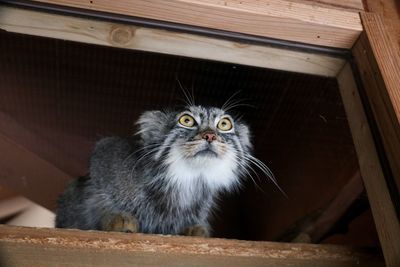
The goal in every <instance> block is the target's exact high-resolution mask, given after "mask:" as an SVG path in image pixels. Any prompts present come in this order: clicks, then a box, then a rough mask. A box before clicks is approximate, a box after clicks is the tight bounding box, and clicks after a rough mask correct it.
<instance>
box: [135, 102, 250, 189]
mask: <svg viewBox="0 0 400 267" xmlns="http://www.w3.org/2000/svg"><path fill="white" fill-rule="evenodd" d="M138 124H139V125H140V131H139V133H140V134H141V137H142V139H143V141H144V144H145V145H148V146H149V147H150V148H149V150H150V149H152V150H153V152H152V153H153V157H154V160H158V161H160V163H162V164H164V165H165V166H166V167H167V171H168V172H169V176H170V179H171V180H172V181H174V182H176V183H179V184H186V183H193V182H194V181H196V179H203V180H204V181H206V182H207V184H208V185H209V186H211V187H213V188H216V189H220V188H225V189H228V188H229V187H230V186H232V185H234V184H235V183H237V182H238V176H239V175H240V174H241V172H243V171H244V169H245V168H246V164H245V163H246V162H247V160H246V158H247V157H246V155H247V154H248V153H249V150H250V148H251V144H250V141H249V130H248V127H247V126H246V125H245V124H243V123H242V122H240V121H235V120H234V119H233V118H232V117H231V116H230V115H229V114H227V113H225V112H224V111H223V110H221V109H219V108H205V107H202V106H190V107H187V109H185V110H182V111H181V112H161V111H150V112H146V113H144V114H143V115H142V116H141V117H140V119H139V121H138Z"/></svg>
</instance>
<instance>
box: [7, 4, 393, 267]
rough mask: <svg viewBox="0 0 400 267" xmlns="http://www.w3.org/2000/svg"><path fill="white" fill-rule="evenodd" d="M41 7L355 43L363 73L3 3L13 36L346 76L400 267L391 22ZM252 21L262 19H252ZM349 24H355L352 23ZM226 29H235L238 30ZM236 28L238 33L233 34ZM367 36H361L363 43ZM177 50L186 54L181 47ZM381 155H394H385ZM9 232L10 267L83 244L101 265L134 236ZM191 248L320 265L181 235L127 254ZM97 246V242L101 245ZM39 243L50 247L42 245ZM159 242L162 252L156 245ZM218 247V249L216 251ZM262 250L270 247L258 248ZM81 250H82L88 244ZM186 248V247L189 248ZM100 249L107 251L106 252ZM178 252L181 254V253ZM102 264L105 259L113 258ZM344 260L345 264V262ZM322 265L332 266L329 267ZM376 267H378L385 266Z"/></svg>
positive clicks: (375, 204) (358, 134)
mask: <svg viewBox="0 0 400 267" xmlns="http://www.w3.org/2000/svg"><path fill="white" fill-rule="evenodd" d="M40 2H47V3H50V2H51V3H55V4H64V5H67V6H74V7H84V8H90V9H94V10H98V11H107V12H115V13H124V14H125V15H133V16H141V17H147V18H151V19H157V20H167V21H170V22H174V23H189V24H190V22H193V21H195V23H193V24H192V25H194V26H201V27H212V28H216V29H221V30H228V31H230V30H237V31H239V32H241V33H246V34H254V35H259V36H264V37H273V38H280V39H284V40H289V41H296V42H305V43H309V44H318V45H326V46H330V47H336V48H348V49H349V48H351V47H352V46H353V44H355V45H354V47H353V49H352V50H351V52H352V54H353V56H354V58H355V64H356V66H357V67H358V70H352V69H351V66H350V64H348V63H347V64H346V63H345V60H344V59H342V58H337V57H332V56H329V55H324V54H315V53H314V54H313V53H310V52H304V51H290V52H288V50H286V49H282V48H275V47H266V46H263V45H249V44H246V43H238V42H234V41H230V40H220V39H217V38H211V37H204V36H198V35H193V34H188V33H174V32H167V31H164V30H154V29H146V28H143V27H136V26H130V25H125V24H118V23H111V22H106V21H92V20H88V19H82V18H75V17H68V16H63V15H56V14H44V13H41V12H39V11H27V10H22V9H15V8H11V7H5V6H0V14H1V16H0V27H1V28H2V29H5V30H9V31H14V32H20V33H26V34H35V35H40V36H47V37H55V38H66V39H68V40H74V41H81V42H87V43H94V44H101V45H109V46H116V47H124V48H129V49H139V50H146V51H154V52H162V53H169V54H175V55H184V56H193V54H195V55H196V56H197V57H199V58H206V59H212V60H220V61H227V62H232V63H241V64H248V65H254V66H259V67H266V68H273V69H280V70H282V69H284V70H289V71H296V72H303V73H307V74H316V75H323V76H330V77H337V80H338V83H339V87H340V92H341V95H342V98H343V103H344V105H345V109H346V113H347V115H348V120H349V124H350V128H351V131H352V134H353V139H354V144H355V147H356V150H357V154H358V157H359V165H360V171H361V175H362V178H363V181H364V185H365V188H366V190H367V193H368V197H369V199H370V203H371V208H372V211H373V215H374V220H375V223H376V226H377V231H378V234H379V237H380V241H381V244H382V248H383V253H384V257H385V261H386V264H387V266H393V267H394V266H400V242H399V241H400V224H399V218H398V210H396V208H397V209H398V207H396V200H398V194H399V185H400V182H399V181H400V178H399V177H400V171H399V170H400V159H399V156H398V153H396V152H398V151H399V148H400V126H399V118H400V109H399V107H400V104H399V103H400V95H399V94H398V92H399V83H398V81H399V80H400V77H399V76H400V67H399V62H400V60H399V56H398V54H397V53H391V51H393V49H395V48H394V47H393V46H392V45H393V42H391V41H390V40H389V37H388V36H387V34H386V33H385V30H384V25H383V23H382V21H381V18H380V17H379V16H378V15H374V14H368V13H362V14H361V22H362V23H363V27H364V31H363V32H361V31H362V29H361V26H360V24H359V22H360V20H358V19H355V18H354V17H353V15H354V14H356V13H354V12H349V11H346V12H338V13H336V12H337V10H336V11H332V10H334V9H329V10H331V11H330V12H327V13H324V12H325V9H326V7H318V8H317V10H316V11H315V14H319V15H318V16H317V17H315V18H314V19H312V20H310V19H306V18H304V17H302V15H301V14H296V15H294V17H290V15H291V14H292V13H291V11H290V9H289V6H290V4H291V3H292V1H274V2H275V3H274V4H273V5H272V1H265V3H268V4H271V5H272V7H273V8H272V9H271V11H270V12H269V13H268V12H267V13H265V14H264V12H262V11H263V10H264V11H265V9H263V8H262V7H255V6H253V5H252V4H249V5H248V6H246V8H244V9H240V10H238V8H237V7H234V6H232V5H234V4H235V2H234V1H226V2H227V3H228V5H227V7H224V6H221V5H220V4H219V3H217V1H211V0H210V1H208V2H205V1H202V2H203V3H200V1H178V0H177V1H171V2H170V3H169V4H168V5H167V6H166V7H167V8H169V9H170V10H171V11H173V12H170V13H168V12H154V10H155V7H157V5H159V4H160V3H159V2H158V1H153V2H151V3H150V4H147V5H146V4H145V3H144V1H130V2H131V3H133V5H135V8H134V9H131V10H133V11H130V12H126V7H127V6H129V4H128V1H120V2H119V5H114V6H111V7H110V6H109V5H108V4H107V2H106V1H90V2H87V3H86V2H85V3H83V2H81V1H73V0H69V1H66V0H65V1H61V0H59V1H50V0H49V1H46V0H43V1H40ZM92 2H95V3H92ZM292 5H294V7H293V6H292V8H294V9H293V10H295V11H296V12H295V13H298V12H299V11H304V10H308V9H307V5H306V4H304V3H297V4H293V3H292ZM177 11H180V12H183V14H184V15H183V16H182V17H181V18H177V17H176V16H174V14H175V13H174V12H177ZM205 11H210V13H209V16H207V20H202V19H199V20H193V16H195V15H196V14H199V13H202V12H205ZM211 11H213V12H211ZM214 11H215V12H214ZM217 11H218V12H217ZM289 11H290V12H289ZM318 11H321V12H318ZM322 11H324V12H322ZM193 12H195V13H193ZM196 12H197V13H196ZM216 12H217V13H216ZM299 13H302V12H299ZM221 14H222V18H229V16H232V14H235V17H238V18H241V19H246V18H249V16H250V17H251V16H255V17H256V18H258V19H259V20H258V21H257V22H258V23H261V24H260V25H263V27H258V26H257V27H254V25H250V24H248V25H243V27H238V21H235V19H232V20H228V21H229V22H232V23H219V22H220V21H218V18H217V17H218V16H219V15H221ZM332 14H337V15H338V16H339V17H335V18H333V17H331V15H332ZM236 15H237V16H236ZM328 15H329V16H328ZM324 16H328V17H324ZM251 18H252V19H253V17H251ZM344 18H350V21H351V22H350V24H351V25H346V24H341V23H339V20H343V19H344ZM357 18H358V15H357ZM55 19H57V20H58V21H61V23H59V24H53V25H50V24H49V21H54V20H55ZM293 20H296V23H297V24H296V25H297V26H295V27H288V29H287V31H284V33H282V34H281V33H276V32H275V31H273V30H272V31H270V30H271V27H272V25H276V24H275V23H277V22H279V23H287V25H292V24H291V23H292V22H294V21H293ZM248 21H251V19H248ZM347 22H349V21H348V20H347ZM207 23H210V24H207ZM324 23H326V24H324ZM226 25H229V27H228V26H226ZM233 26H234V27H236V28H234V29H233V28H232V27H233ZM239 26H242V25H239ZM264 26H265V27H264ZM260 28H263V29H265V32H263V31H260ZM304 29H308V30H307V32H306V34H304V36H303V37H304V38H303V37H302V38H301V39H299V38H298V35H296V32H299V31H301V30H304ZM322 31H324V32H325V33H329V34H328V35H331V36H332V38H329V37H328V36H326V37H325V36H324V37H323V38H315V33H317V32H322ZM332 31H333V32H332ZM360 33H361V35H360ZM291 36H292V37H291ZM296 36H297V37H296ZM160 37H163V39H164V41H163V42H164V43H162V44H163V45H159V44H157V42H155V40H157V39H158V38H160ZM358 37H359V39H358V41H356V40H357V38H358ZM333 40H338V42H334V41H333ZM176 47H179V48H178V49H176ZM182 47H190V49H188V50H182V49H181V48H182ZM203 49H204V50H207V51H209V50H214V49H218V51H219V53H216V54H218V55H215V54H213V55H212V54H210V53H203V54H201V53H197V52H199V51H201V50H203ZM243 55H245V56H243ZM293 65H295V66H293ZM316 66H317V67H316ZM357 72H360V78H361V82H362V84H363V86H364V89H365V91H364V90H359V88H358V86H357V83H356V80H355V79H354V76H357V75H358V73H357ZM358 85H360V84H358ZM369 109H371V111H372V112H371V114H370V113H369V112H368V111H369ZM366 111H367V112H366ZM371 122H372V124H371ZM374 122H375V123H376V125H377V126H378V128H377V129H378V131H377V132H374ZM371 125H372V126H371ZM4 140H6V139H4ZM0 141H1V140H0ZM380 143H382V144H383V148H382V147H381V146H380ZM380 151H383V152H385V153H384V154H383V155H382V153H380ZM25 155H27V154H25ZM378 155H379V156H378ZM386 160H387V161H388V164H387V165H385V162H386ZM382 166H383V167H382ZM43 168H45V169H46V168H47V167H46V166H44V165H43ZM1 231H2V232H4V233H5V234H2V235H1V236H0V248H2V249H3V251H6V252H7V253H8V254H7V255H9V256H10V260H9V262H7V263H9V264H11V265H12V264H17V263H18V264H17V265H18V266H24V265H23V264H28V263H27V262H25V263H24V259H23V258H20V259H19V260H18V259H17V257H16V255H18V253H19V251H21V252H20V253H21V255H24V256H26V255H30V256H31V258H30V259H36V260H39V259H38V258H37V257H34V255H33V253H34V251H36V250H40V251H41V253H44V252H43V251H45V254H43V255H46V257H49V258H51V257H53V259H54V260H56V257H57V255H60V253H67V254H68V253H69V255H71V253H75V252H76V251H77V250H76V249H75V248H74V246H78V247H79V246H81V245H82V242H83V244H84V245H83V246H86V247H85V252H84V253H87V254H86V255H89V254H92V253H93V254H92V255H96V256H95V257H93V258H91V260H94V261H95V262H100V260H99V259H100V258H99V259H96V258H97V256H99V255H101V253H104V250H103V249H102V248H104V247H110V246H111V247H113V248H114V249H115V244H119V243H118V242H122V243H123V244H125V243H126V242H127V241H126V240H127V237H126V236H124V235H119V234H104V233H103V234H101V233H82V232H79V231H61V230H54V231H51V230H29V229H16V228H7V227H2V229H1ZM19 231H20V232H21V233H23V234H24V235H27V236H28V237H29V238H27V239H23V238H22V235H19V234H18V232H19ZM36 233H37V234H36ZM104 238H111V239H108V240H114V241H112V242H116V243H112V244H111V243H107V242H106V243H102V242H103V240H104ZM32 240H34V241H32ZM123 240H124V241H123ZM64 241H66V243H63V242H64ZM85 242H86V243H85ZM96 242H97V243H96ZM124 242H125V243H124ZM146 242H150V247H146V246H144V245H143V244H144V243H146ZM152 242H155V243H152ZM157 242H160V243H157ZM191 242H194V243H195V244H197V245H198V246H199V247H196V248H195V249H196V250H197V249H199V248H201V247H202V246H203V247H204V246H205V247H206V248H205V250H203V252H202V253H197V254H196V253H192V252H190V251H186V252H188V254H187V255H186V254H185V253H186V252H185V253H184V254H185V256H183V258H185V259H187V261H186V263H187V264H188V263H189V262H191V261H192V260H193V259H194V258H197V259H200V261H201V260H204V261H203V263H204V264H206V263H210V262H211V260H214V259H216V258H215V257H214V256H215V255H214V254H213V253H215V251H214V252H213V250H217V251H223V252H222V254H223V255H222V258H220V259H219V260H221V261H220V262H219V261H218V262H219V264H222V263H226V265H232V264H234V265H237V264H242V265H243V266H246V265H250V264H260V265H261V264H263V266H269V265H270V266H272V265H274V264H278V263H279V264H280V266H285V265H284V264H285V262H288V263H289V262H291V261H290V259H294V260H293V261H292V262H291V263H290V264H292V263H293V264H294V265H293V266H301V264H305V262H307V264H309V263H312V262H313V261H312V259H311V258H307V257H306V259H304V258H301V259H300V258H297V257H294V258H291V257H292V256H293V254H290V253H288V252H285V251H287V250H286V249H287V247H285V246H286V245H282V244H274V245H272V244H271V243H268V242H243V243H241V242H239V241H220V240H214V239H208V240H207V241H205V240H203V239H190V238H187V239H185V238H179V237H174V238H170V239H169V238H166V237H153V236H148V237H145V236H143V235H135V236H134V237H133V240H132V244H131V245H129V246H133V247H134V249H133V250H132V249H131V250H129V249H128V251H130V252H132V253H133V254H132V255H131V256H129V255H128V254H127V257H128V258H129V257H131V258H135V257H137V255H141V256H143V257H142V258H141V259H143V260H144V261H143V263H146V264H150V266H151V264H153V265H156V264H157V263H160V262H161V258H162V260H168V259H169V260H170V257H169V256H166V255H164V256H165V257H164V258H163V257H161V256H160V258H159V259H160V261H157V260H156V259H154V261H152V260H153V257H154V256H155V255H156V254H157V253H153V252H160V250H157V248H158V249H159V248H160V246H161V247H162V246H164V248H166V250H165V251H169V252H171V253H172V254H174V253H175V252H176V250H168V248H173V247H174V246H176V245H177V244H181V243H182V244H189V243H191ZM94 243H96V244H97V245H93V244H94ZM40 244H41V245H43V246H44V247H43V248H42V246H41V245H40ZM141 244H142V245H141ZM160 244H163V245H160ZM153 245H154V246H155V247H152V246H153ZM197 245H196V246H197ZM157 246H158V247H157ZM182 246H184V245H182ZM229 246H231V248H232V250H229V249H228V250H227V249H226V248H227V247H229ZM271 246H272V247H271ZM287 246H292V247H290V249H289V251H293V250H294V251H307V253H311V252H310V250H308V249H310V248H312V247H307V246H306V247H304V245H287ZM117 247H118V246H117ZM210 247H211V248H212V250H210ZM237 247H240V250H236V249H235V248H237ZM260 247H261V248H262V249H261V250H257V249H259V248H260ZM80 248H82V246H81V247H80ZM180 248H181V249H183V248H182V247H180ZM318 248H319V249H322V250H323V251H327V253H328V254H329V253H331V252H332V253H335V252H334V250H331V249H330V247H329V246H327V247H325V246H318ZM86 249H87V250H86ZM92 249H93V250H92ZM152 249H154V250H152ZM254 249H255V250H254ZM274 249H275V250H274ZM304 249H305V250H304ZM342 249H344V248H342ZM347 249H348V248H347ZM242 250H245V251H248V252H249V251H251V252H249V254H248V256H249V257H250V258H251V259H253V260H254V261H247V260H248V259H246V260H244V261H241V260H243V259H242V258H240V257H241V256H237V257H236V256H233V254H235V253H239V255H240V251H242ZM270 250H272V251H278V252H277V254H275V256H273V257H272V256H271V255H272V254H269V252H268V251H270ZM52 251H53V252H52ZM74 251H75V252H74ZM100 251H101V253H98V252H100ZM228 251H229V253H228ZM343 251H346V252H344V253H342V254H337V256H338V257H339V258H342V257H345V255H346V254H347V253H351V252H350V251H351V250H346V249H344V250H342V252H343ZM114 252H115V253H116V255H117V254H118V255H119V253H122V254H124V253H123V252H121V250H118V249H117V250H115V251H114ZM114 252H113V253H114ZM82 253H83V252H82ZM135 253H136V254H135ZM137 253H139V254H137ZM148 253H150V254H148ZM152 253H153V254H152ZM224 253H228V254H224ZM232 253H233V254H232ZM252 253H253V254H252ZM307 253H306V254H307ZM178 254H179V253H178ZM107 255H111V254H107ZM124 255H125V254H124ZM174 255H176V254H174ZM179 255H181V256H182V254H179ZM188 255H189V256H188ZM265 255H267V256H265ZM283 255H286V256H287V255H289V256H287V258H286V259H285V260H278V261H276V259H282V257H286V256H283ZM290 255H292V256H290ZM307 255H309V254H307ZM219 256H221V255H219ZM186 257H187V258H186ZM224 257H226V258H224ZM117 258H118V257H117V256H116V257H115V258H114V260H117ZM334 258H335V257H332V258H330V256H329V257H328V258H324V259H322V258H318V257H317V259H316V261H314V263H317V262H318V264H319V265H321V266H352V265H355V263H354V262H353V261H351V262H344V261H341V263H342V265H335V264H337V263H338V262H339V261H338V262H335V261H333V259H334ZM101 259H104V260H105V258H104V257H103V258H101ZM145 259H147V260H145ZM314 259H315V258H314ZM336 259H338V258H337V257H336ZM360 259H361V262H363V263H362V264H363V266H367V264H368V263H370V264H372V265H371V266H375V265H373V264H375V262H374V261H368V260H366V261H364V258H363V256H362V257H361V258H357V260H360ZM148 260H149V261H148ZM304 260H305V261H304ZM308 260H311V261H308ZM331 260H332V261H331ZM322 263H323V264H325V265H322ZM19 264H21V265H19ZM121 264H122V262H121ZM268 264H269V265H268ZM296 264H298V265H296ZM376 264H378V265H379V263H376ZM217 265H218V264H217ZM217 265H216V266H217ZM218 266H221V265H218ZM291 266H292V265H291Z"/></svg>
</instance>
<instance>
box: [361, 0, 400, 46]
mask: <svg viewBox="0 0 400 267" xmlns="http://www.w3.org/2000/svg"><path fill="white" fill-rule="evenodd" d="M364 4H365V11H368V12H372V13H375V14H379V15H381V16H382V17H383V21H384V23H385V26H387V28H388V31H389V34H390V35H392V37H393V41H395V42H396V45H397V46H400V2H399V1H398V0H364ZM397 52H398V53H400V51H399V50H398V51H397Z"/></svg>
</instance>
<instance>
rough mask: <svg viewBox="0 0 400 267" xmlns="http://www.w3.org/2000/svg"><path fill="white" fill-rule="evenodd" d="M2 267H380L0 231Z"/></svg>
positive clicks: (202, 244) (331, 258)
mask: <svg viewBox="0 0 400 267" xmlns="http://www.w3.org/2000/svg"><path fill="white" fill-rule="evenodd" d="M0 251H1V259H0V261H1V262H0V263H1V266H18V267H23V266H43V267H45V266H227V267H228V266H282V267H285V266H292V267H295V266H299V267H300V266H313V265H318V266H329V267H333V266H335V267H341V266H368V267H369V266H383V261H382V258H381V257H380V256H379V253H377V252H376V251H375V250H373V249H357V248H352V247H344V246H332V245H310V244H287V243H272V242H257V241H239V240H227V239H214V238H193V237H180V236H157V235H144V234H123V233H105V232H96V231H79V230H61V229H36V228H23V227H10V226H0Z"/></svg>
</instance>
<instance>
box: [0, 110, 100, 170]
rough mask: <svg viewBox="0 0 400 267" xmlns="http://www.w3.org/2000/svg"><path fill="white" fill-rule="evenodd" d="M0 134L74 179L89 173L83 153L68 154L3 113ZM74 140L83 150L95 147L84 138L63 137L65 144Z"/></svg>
mask: <svg viewBox="0 0 400 267" xmlns="http://www.w3.org/2000/svg"><path fill="white" fill-rule="evenodd" d="M43 130H44V131H45V132H46V133H47V134H48V133H53V134H54V135H56V134H59V133H57V132H55V131H54V129H50V128H47V129H43ZM0 133H2V134H4V136H6V137H8V138H10V139H11V140H12V141H13V142H15V143H18V144H19V145H21V146H23V147H25V148H26V149H27V150H29V151H31V152H33V153H35V154H37V155H40V157H41V158H43V159H44V160H45V161H47V162H49V163H51V164H52V165H54V166H55V167H57V168H58V169H60V170H62V171H63V172H65V173H67V174H68V175H70V176H72V177H76V176H79V175H82V174H84V173H86V172H87V160H86V159H85V158H83V155H82V152H79V153H77V152H75V153H71V152H69V153H68V152H66V151H64V150H62V149H60V148H59V147H58V146H57V144H54V143H51V142H50V141H49V140H48V139H46V138H44V137H43V136H42V135H41V134H40V133H38V132H33V131H32V130H30V129H27V128H26V127H24V125H22V124H21V123H19V122H18V121H16V120H15V119H14V118H13V117H11V116H9V115H8V114H6V113H4V112H1V111H0ZM72 138H73V141H74V143H75V144H76V145H78V146H79V147H81V148H88V147H89V149H91V148H92V146H93V145H94V144H93V143H90V142H88V141H86V140H84V138H77V137H74V136H72V137H70V136H68V134H64V135H63V136H62V140H64V141H65V142H69V141H70V139H72ZM60 139H61V138H60ZM85 141H86V142H85ZM89 144H90V146H89Z"/></svg>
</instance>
